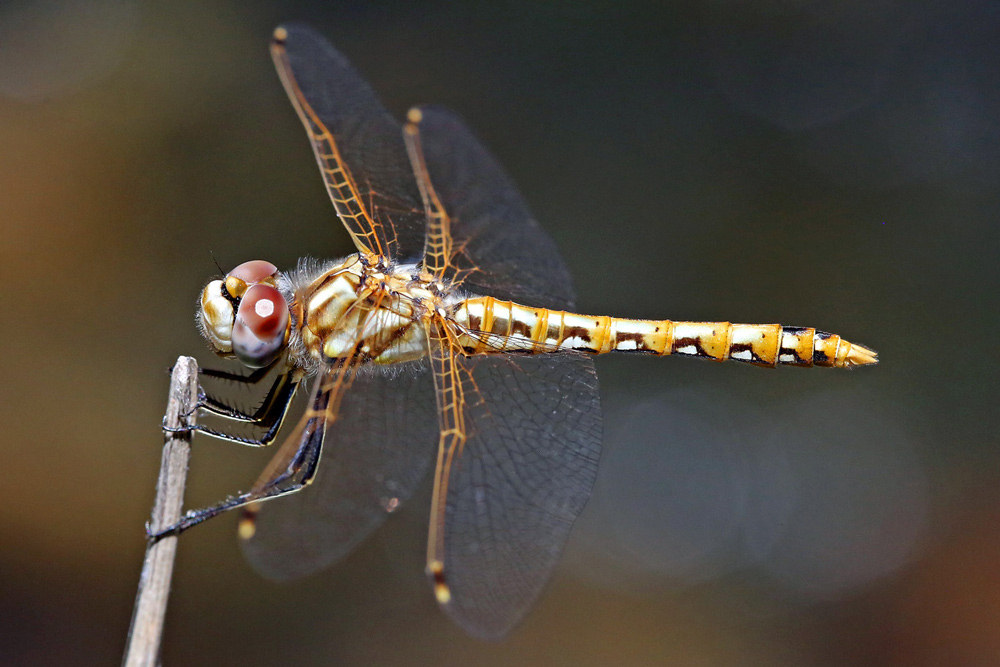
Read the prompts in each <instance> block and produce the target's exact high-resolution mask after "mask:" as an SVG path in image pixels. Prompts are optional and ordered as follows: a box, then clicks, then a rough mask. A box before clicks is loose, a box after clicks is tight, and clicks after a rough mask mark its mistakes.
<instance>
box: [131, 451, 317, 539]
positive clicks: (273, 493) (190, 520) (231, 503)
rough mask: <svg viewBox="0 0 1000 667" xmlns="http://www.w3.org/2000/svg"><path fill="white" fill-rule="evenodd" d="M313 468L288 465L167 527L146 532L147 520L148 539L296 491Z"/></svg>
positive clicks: (309, 478)
mask: <svg viewBox="0 0 1000 667" xmlns="http://www.w3.org/2000/svg"><path fill="white" fill-rule="evenodd" d="M318 454H319V453H318V452H317V459H318V458H319V457H318ZM315 469H316V466H315V464H313V465H311V466H306V465H302V466H300V467H299V468H298V469H296V470H292V469H289V470H287V471H285V472H283V473H282V474H281V475H278V476H277V477H275V478H274V479H273V480H271V481H270V482H268V483H267V484H265V485H263V486H261V487H258V488H257V489H255V490H253V491H247V492H246V493H241V494H239V495H236V496H232V497H231V498H228V499H226V500H224V501H223V502H221V503H219V504H218V505H212V506H211V507H205V508H202V509H200V510H192V511H190V512H188V513H186V514H185V515H184V516H183V517H182V518H181V520H180V521H178V522H177V523H175V524H173V525H171V526H167V527H166V528H163V529H162V530H159V531H157V532H155V533H152V532H149V528H150V527H149V524H146V531H147V532H146V535H147V537H148V538H149V540H150V541H151V542H157V541H159V540H160V539H162V538H164V537H167V536H168V535H179V534H180V533H183V532H184V531H185V530H187V529H188V528H191V527H192V526H197V525H198V524H199V523H201V522H203V521H207V520H208V519H211V518H212V517H215V516H218V515H220V514H223V513H224V512H228V511H229V510H234V509H238V508H240V507H245V506H247V505H251V504H253V503H258V502H261V501H263V500H270V499H271V498H277V497H279V496H284V495H288V494H289V493H295V492H296V491H299V490H300V489H302V488H304V487H305V486H306V485H308V484H309V482H311V481H312V477H313V474H314V473H315Z"/></svg>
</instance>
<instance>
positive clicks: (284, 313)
mask: <svg viewBox="0 0 1000 667" xmlns="http://www.w3.org/2000/svg"><path fill="white" fill-rule="evenodd" d="M288 320H289V318H288V305H287V304H286V303H285V298H284V297H283V296H281V292H279V291H278V290H277V289H275V288H274V287H272V286H270V285H265V284H262V283H259V284H256V285H251V286H250V288H249V289H248V290H246V293H245V294H244V295H243V299H242V300H241V301H240V307H239V309H238V310H237V311H236V322H235V323H233V352H234V353H235V354H236V357H237V358H238V359H239V360H240V361H242V362H243V363H244V364H245V365H247V366H249V367H250V368H263V367H265V366H267V365H268V364H270V363H271V362H272V361H274V360H275V359H276V358H277V357H278V355H279V354H281V351H282V350H283V349H284V348H285V343H286V342H287V340H288Z"/></svg>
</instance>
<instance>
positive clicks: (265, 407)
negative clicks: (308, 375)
mask: <svg viewBox="0 0 1000 667" xmlns="http://www.w3.org/2000/svg"><path fill="white" fill-rule="evenodd" d="M302 375H303V373H302V371H301V369H291V370H289V371H286V372H284V373H282V374H281V375H279V376H278V377H277V378H275V381H274V383H273V384H272V385H271V388H270V389H269V390H268V392H267V394H266V396H265V397H264V400H263V401H262V402H261V404H260V406H259V407H258V408H257V409H256V410H255V411H254V412H253V414H249V413H245V412H242V411H240V410H237V409H236V408H233V407H231V406H229V405H226V404H225V403H223V402H222V401H219V400H218V399H215V398H212V397H211V396H208V395H207V394H206V393H205V392H204V390H202V391H200V392H199V396H198V403H197V404H196V406H195V409H196V410H204V411H205V412H207V413H209V414H214V415H217V416H219V417H223V418H225V419H231V420H233V421H239V422H246V423H250V424H253V425H254V426H256V427H260V428H264V429H265V431H264V433H263V435H261V436H260V437H259V438H248V437H244V436H238V435H233V434H230V433H225V432H223V431H219V430H217V429H213V428H211V427H208V426H204V425H202V424H194V425H191V426H183V427H180V428H168V427H166V426H164V427H163V430H165V431H167V432H170V433H176V432H181V431H197V432H199V433H204V434H205V435H209V436H212V437H213V438H219V439H220V440H227V441H229V442H236V443H239V444H241V445H247V446H250V447H266V446H267V445H270V444H271V443H272V442H273V441H274V438H275V437H276V436H277V434H278V431H279V430H280V429H281V425H282V424H283V423H284V421H285V416H286V415H287V414H288V408H289V406H291V404H292V398H294V396H295V390H296V389H297V388H298V385H299V382H300V381H301V378H302Z"/></svg>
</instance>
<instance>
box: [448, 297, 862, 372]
mask: <svg viewBox="0 0 1000 667" xmlns="http://www.w3.org/2000/svg"><path fill="white" fill-rule="evenodd" d="M452 317H453V319H454V320H455V321H456V322H457V323H459V324H461V325H462V326H463V327H465V328H466V329H468V330H469V333H468V334H465V335H462V336H460V337H459V344H461V345H462V346H463V347H464V348H465V349H466V350H468V351H469V352H471V353H473V354H485V353H490V352H510V351H522V352H525V351H526V352H539V353H540V352H551V351H554V350H556V349H570V350H580V351H584V352H591V353H594V354H604V353H606V352H616V351H619V352H647V353H652V354H659V355H665V354H683V355H689V356H695V357H704V358H706V359H714V360H716V361H726V360H728V359H732V360H734V361H742V362H745V363H750V364H754V365H757V366H769V367H774V366H777V365H778V364H786V365H790V366H828V367H834V368H849V367H852V366H865V365H868V364H874V363H878V354H877V353H876V352H875V351H874V350H871V349H869V348H867V347H864V346H863V345H857V344H854V343H849V342H848V341H846V340H844V339H843V338H841V337H840V336H838V335H836V334H830V333H826V332H824V331H817V330H816V329H811V328H800V327H783V326H781V325H780V324H731V323H729V322H674V321H672V320H627V319H623V318H619V317H607V316H591V315H580V314H577V313H568V312H566V311H562V310H548V309H545V308H530V307H528V306H522V305H520V304H517V303H513V302H510V301H499V300H497V299H494V298H493V297H488V296H486V297H476V298H474V299H466V300H465V301H463V302H462V303H460V304H459V305H458V307H457V308H456V310H455V311H454V314H453V315H452ZM477 332H478V333H480V334H486V335H475V334H476V333H477Z"/></svg>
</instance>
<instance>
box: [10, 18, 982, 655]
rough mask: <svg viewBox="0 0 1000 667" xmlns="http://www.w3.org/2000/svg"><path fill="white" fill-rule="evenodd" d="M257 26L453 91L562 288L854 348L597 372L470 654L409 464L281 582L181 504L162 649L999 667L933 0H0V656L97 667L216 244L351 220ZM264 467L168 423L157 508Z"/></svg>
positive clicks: (964, 267) (975, 361)
mask: <svg viewBox="0 0 1000 667" xmlns="http://www.w3.org/2000/svg"><path fill="white" fill-rule="evenodd" d="M292 19H297V20H304V21H307V22H309V23H311V24H312V25H313V26H315V27H316V28H317V29H319V30H320V31H321V32H322V33H324V34H325V35H327V36H328V37H329V38H330V40H331V41H332V42H333V43H334V44H335V45H336V46H337V47H338V48H339V49H340V50H342V51H343V52H344V53H345V54H346V55H347V56H348V57H349V58H350V59H351V60H352V61H353V62H354V63H355V64H356V65H357V67H358V68H359V69H360V70H361V72H363V73H364V75H365V76H366V78H367V79H368V80H369V81H370V82H371V83H372V85H373V86H374V87H375V89H376V90H377V91H379V93H380V94H381V96H382V99H383V101H384V102H385V104H386V106H387V107H388V108H389V109H390V110H391V111H393V112H394V113H396V114H397V115H398V116H400V117H402V114H403V113H404V112H405V110H406V109H407V108H408V107H409V106H410V105H411V104H415V103H424V102H436V103H442V104H446V105H449V106H451V107H453V108H455V109H457V110H458V111H459V112H460V113H461V114H462V115H463V116H464V117H465V118H466V119H467V120H468V122H469V124H470V125H471V126H472V127H473V128H474V129H475V130H476V131H477V132H478V133H479V135H480V136H481V137H482V139H483V140H484V142H485V143H486V144H487V145H488V146H490V147H491V148H492V149H493V150H494V151H495V153H496V154H497V156H498V157H499V159H500V161H501V162H502V163H503V164H504V165H505V166H506V168H507V169H508V170H509V172H510V174H511V175H512V176H513V178H514V180H515V181H516V182H517V183H518V184H519V186H520V188H521V190H522V192H523V193H524V195H525V196H526V198H527V200H528V201H529V202H530V203H531V205H532V207H533V210H534V212H535V214H536V215H537V217H538V219H539V220H540V221H541V222H542V224H543V226H544V227H545V228H546V229H547V230H548V231H549V232H550V233H551V234H552V236H553V237H554V238H555V239H556V241H557V243H558V244H559V246H560V247H561V249H562V251H563V254H564V257H565V259H566V262H567V263H568V265H569V266H570V268H571V269H572V271H573V273H574V276H575V279H576V287H577V292H578V294H579V298H578V305H579V307H580V308H581V309H582V310H584V311H587V312H596V313H608V314H616V315H622V316H630V317H657V318H663V317H670V318H674V319H688V320H702V319H704V320H716V319H719V320H731V321H736V322H782V323H784V324H789V325H802V326H816V327H819V328H821V329H824V330H828V331H834V332H836V333H839V334H842V335H844V336H845V337H847V338H848V339H849V340H856V341H858V342H861V343H864V344H867V345H871V346H872V347H874V348H876V349H877V350H878V351H879V352H880V354H881V359H882V362H881V364H880V365H879V366H878V367H876V368H871V369H862V370H859V371H856V372H834V371H824V370H811V371H806V370H796V369H779V370H777V371H773V372H772V371H764V370H757V369H753V368H749V367H745V366H741V365H738V364H710V363H705V362H701V363H699V362H698V361H693V360H689V359H678V358H670V359H654V358H637V357H624V358H602V359H600V360H598V362H597V366H598V371H599V374H600V377H601V383H602V384H601V392H602V397H603V400H604V406H605V452H604V457H603V459H602V462H601V471H600V475H599V479H598V482H597V486H596V488H595V490H594V495H593V498H592V500H591V502H590V504H589V506H588V507H587V509H586V510H585V512H584V514H583V515H582V517H581V518H580V520H579V521H578V523H577V525H576V527H575V529H574V532H573V534H572V536H571V540H570V543H569V545H568V547H567V549H566V552H565V554H564V558H563V561H562V563H561V565H560V567H559V568H558V569H557V571H556V574H555V576H554V578H553V580H552V582H551V584H550V586H549V588H548V589H547V591H546V593H545V595H544V596H543V598H542V599H541V601H540V602H539V604H538V605H537V607H536V608H535V609H534V610H533V612H532V613H531V614H530V615H529V616H528V617H527V619H526V620H525V621H524V623H523V624H522V625H521V626H519V627H518V628H517V629H516V630H515V631H514V632H513V633H512V634H511V635H510V637H509V638H508V639H506V640H505V641H503V642H500V643H496V644H486V643H481V642H478V641H475V640H472V639H470V638H468V637H467V636H465V635H464V634H463V633H462V632H461V631H460V630H459V629H458V628H457V627H456V626H454V625H453V624H451V623H450V621H448V620H447V618H446V617H445V616H444V615H443V614H441V613H440V612H439V611H438V610H437V609H436V605H435V603H434V601H433V599H432V595H431V593H430V591H429V590H428V587H427V585H426V582H425V580H424V577H423V574H422V568H423V560H422V558H423V550H424V540H425V525H426V507H427V503H426V497H427V493H426V490H425V491H424V495H423V496H420V497H418V498H416V499H414V501H413V502H412V503H410V505H408V506H407V507H405V508H404V509H403V510H401V511H400V512H399V513H398V515H397V516H394V517H393V518H392V519H391V520H390V521H388V522H387V524H386V526H384V528H383V529H381V530H380V531H379V532H377V533H376V534H375V535H374V536H373V537H372V538H371V539H370V540H368V541H367V542H366V543H365V544H364V545H362V546H361V547H360V548H359V549H357V551H356V552H354V553H353V554H352V555H351V556H350V557H348V558H347V559H345V560H344V561H342V562H340V563H338V564H337V565H335V566H333V567H331V568H330V569H328V570H326V571H325V572H323V573H321V574H318V575H316V576H313V577H311V578H309V579H307V580H305V581H302V582H296V583H293V584H287V585H278V584H274V583H271V582H269V581H266V580H264V579H262V578H260V577H259V576H258V575H256V574H255V573H254V572H253V571H252V570H251V569H250V568H249V566H248V565H247V564H246V563H245V561H244V560H243V557H242V554H241V553H240V550H239V548H238V545H237V541H236V532H235V517H224V518H220V519H217V520H215V521H212V522H209V523H208V524H206V525H204V526H202V527H199V528H198V529H196V530H193V531H191V532H190V533H187V534H185V535H184V537H183V538H182V539H181V543H180V549H179V555H178V561H177V566H176V570H175V579H174V589H173V593H172V597H171V600H170V609H169V612H168V617H167V629H166V636H165V641H164V662H165V664H167V665H229V664H233V665H236V664H249V665H258V664H277V663H279V662H281V663H282V664H297V665H299V664H301V665H312V664H316V665H370V664H402V665H459V664H462V665H470V664H471V665H511V664H518V665H703V666H706V667H707V666H716V665H727V666H743V665H771V666H774V665H803V666H823V667H826V666H839V665H890V666H891V665H908V666H912V665H917V666H920V665H941V664H949V665H991V664H1000V576H998V575H997V569H996V563H997V561H998V559H1000V521H998V519H1000V493H998V490H997V489H998V482H1000V438H998V435H997V426H998V418H997V416H996V412H995V410H994V408H995V405H996V391H995V390H996V378H997V375H998V370H1000V369H998V366H997V354H996V349H995V348H996V342H995V339H994V336H995V334H996V332H997V330H998V324H1000V322H998V316H997V312H998V310H997V288H998V286H1000V281H998V278H1000V268H998V262H997V245H998V237H1000V230H998V226H997V224H996V219H997V217H998V215H1000V191H998V188H997V185H996V184H997V183H998V182H1000V51H998V49H997V44H998V39H1000V11H998V8H997V6H996V4H995V3H990V2H975V1H973V2H964V3H950V2H945V1H944V0H929V1H927V2H908V3H907V2H891V1H887V0H878V1H874V2H838V3H827V2H813V1H799V2H759V3H743V2H725V1H721V0H720V1H715V2H700V3H679V2H678V3H643V2H635V3H629V4H627V5H625V6H622V4H621V3H610V2H579V1H577V2H572V3H570V2H563V3H544V4H543V3H520V4H519V3H506V2H505V3H457V2H456V3H423V4H420V5H417V4H416V3H406V2H398V3H336V2H286V3H266V2H262V1H253V0H250V1H241V2H237V1H235V0H228V1H226V0H213V1H208V2H201V3H158V2H128V1H126V0H91V1H88V2H82V1H79V2H73V1H72V0H61V1H60V0H50V1H46V2H16V1H15V2H5V3H3V5H2V7H0V260H2V262H3V266H4V267H5V274H6V275H7V279H6V280H5V281H4V282H5V285H6V287H5V290H4V293H5V295H4V299H3V304H4V305H3V312H2V315H0V322H2V324H3V327H4V329H5V330H6V331H7V332H8V334H9V335H10V340H11V345H10V347H9V348H8V351H7V353H6V354H5V355H4V363H3V368H4V371H3V372H4V379H3V381H2V382H0V419H2V423H3V435H2V436H0V443H2V445H0V664H3V665H106V664H114V663H115V661H117V660H119V659H120V655H121V653H122V650H123V647H124V642H125V635H126V631H127V629H128V624H129V618H130V614H131V609H132V602H133V596H134V593H135V589H136V583H137V578H138V574H139V569H140V565H141V560H142V555H143V549H144V539H143V522H144V521H145V520H146V518H147V516H148V512H149V509H150V506H151V503H152V497H153V487H154V483H155V478H156V474H157V470H158V466H159V460H160V446H161V443H162V438H161V433H160V418H161V415H162V413H163V410H164V406H165V401H166V391H167V383H168V376H167V372H166V369H167V368H168V367H169V366H170V365H171V364H172V363H173V361H174V359H175V358H176V357H177V356H178V355H179V354H195V355H197V356H198V357H199V359H200V360H201V361H202V363H205V364H210V365H211V364H214V365H216V366H217V365H218V362H216V361H215V360H214V359H212V355H211V354H210V353H208V351H207V349H206V347H205V344H204V343H203V342H202V341H201V340H200V338H199V337H198V335H197V333H196V331H195V328H194V326H193V312H194V305H195V300H196V297H197V295H198V293H199V290H200V288H201V287H202V285H203V284H204V282H205V281H206V280H207V279H208V278H209V277H210V276H211V275H212V274H214V273H215V272H216V269H215V266H214V263H213V256H214V258H215V260H217V261H218V262H219V264H221V265H222V266H223V267H226V268H229V267H232V266H233V265H235V264H237V263H239V262H242V261H244V260H247V259H251V258H257V257H266V258H268V259H270V260H271V261H273V262H274V263H276V264H277V265H279V266H282V267H291V266H293V265H294V263H295V261H296V259H297V258H298V257H299V256H302V255H307V254H309V255H313V256H320V257H336V256H341V255H344V254H347V253H349V252H351V251H352V250H353V248H352V247H351V245H350V243H349V241H348V237H347V234H346V233H345V232H344V230H343V229H342V227H341V226H340V225H339V223H338V222H337V221H336V219H335V217H334V214H333V210H332V207H331V205H330V203H329V201H328V199H327V196H326V193H325V190H324V188H323V186H322V183H321V181H320V178H319V175H318V174H317V171H316V166H315V163H314V161H313V158H312V155H311V153H310V149H309V146H308V144H307V142H306V138H305V135H304V133H303V131H302V128H301V127H300V125H299V122H298V120H297V118H296V117H295V114H294V112H293V110H292V108H291V106H290V105H289V103H288V102H287V100H286V99H285V95H284V93H283V92H282V90H281V87H280V85H279V83H278V79H277V77H276V75H275V73H274V71H273V68H272V65H271V62H270V59H269V57H268V53H267V43H268V40H269V37H270V34H271V31H272V29H273V28H274V27H275V26H276V25H277V24H278V23H279V22H281V21H285V20H292ZM252 400H253V399H252V396H251V395H250V394H247V396H246V397H245V401H246V402H247V403H250V402H252ZM991 406H992V407H991ZM269 455H270V454H269V452H261V451H251V450H247V449H243V448H240V447H237V446H235V445H230V444H227V443H221V442H217V441H211V440H206V439H202V438H197V439H196V441H195V443H194V455H193V460H192V470H191V475H190V478H189V492H188V504H189V506H191V507H195V506H203V505H206V504H209V503H212V502H214V501H217V500H219V499H221V498H223V497H224V496H226V495H227V494H229V493H232V492H235V491H237V490H239V489H242V488H245V487H246V486H247V485H248V484H249V483H250V482H251V481H252V480H253V479H255V478H256V476H257V474H258V472H259V470H260V469H261V468H262V466H263V465H264V463H265V462H266V461H267V459H268V457H269Z"/></svg>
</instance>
